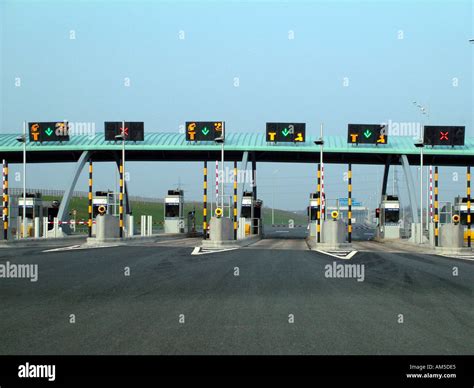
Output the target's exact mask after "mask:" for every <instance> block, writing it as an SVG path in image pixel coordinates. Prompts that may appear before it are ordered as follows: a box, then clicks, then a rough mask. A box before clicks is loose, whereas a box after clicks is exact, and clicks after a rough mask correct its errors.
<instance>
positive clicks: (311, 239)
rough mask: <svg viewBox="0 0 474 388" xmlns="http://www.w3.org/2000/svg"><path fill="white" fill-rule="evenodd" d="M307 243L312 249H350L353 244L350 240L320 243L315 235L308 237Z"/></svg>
mask: <svg viewBox="0 0 474 388" xmlns="http://www.w3.org/2000/svg"><path fill="white" fill-rule="evenodd" d="M306 244H307V245H308V248H309V249H310V250H312V251H317V250H321V251H346V250H347V251H350V250H352V244H351V243H348V242H342V243H318V242H316V239H315V238H314V237H307V238H306Z"/></svg>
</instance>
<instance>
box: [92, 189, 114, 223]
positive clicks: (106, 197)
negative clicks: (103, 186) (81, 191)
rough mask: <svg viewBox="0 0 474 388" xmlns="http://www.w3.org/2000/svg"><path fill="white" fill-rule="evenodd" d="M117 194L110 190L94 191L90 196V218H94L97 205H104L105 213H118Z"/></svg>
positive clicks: (97, 209) (97, 211) (97, 210)
mask: <svg viewBox="0 0 474 388" xmlns="http://www.w3.org/2000/svg"><path fill="white" fill-rule="evenodd" d="M118 205H119V204H118V200H117V195H116V194H115V193H113V192H111V191H96V192H95V195H94V196H92V218H96V217H97V215H98V214H99V207H100V206H104V207H105V214H110V215H118V214H119V208H118Z"/></svg>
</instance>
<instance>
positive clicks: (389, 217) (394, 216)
mask: <svg viewBox="0 0 474 388" xmlns="http://www.w3.org/2000/svg"><path fill="white" fill-rule="evenodd" d="M399 219H400V210H399V209H385V223H386V224H392V223H393V224H396V223H398V220H399Z"/></svg>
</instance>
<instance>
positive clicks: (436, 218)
mask: <svg viewBox="0 0 474 388" xmlns="http://www.w3.org/2000/svg"><path fill="white" fill-rule="evenodd" d="M434 238H435V247H437V246H438V245H439V202H438V166H435V173H434Z"/></svg>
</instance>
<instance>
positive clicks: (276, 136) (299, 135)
mask: <svg viewBox="0 0 474 388" xmlns="http://www.w3.org/2000/svg"><path fill="white" fill-rule="evenodd" d="M266 141H267V143H304V142H305V141H306V124H305V123H267V127H266Z"/></svg>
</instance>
